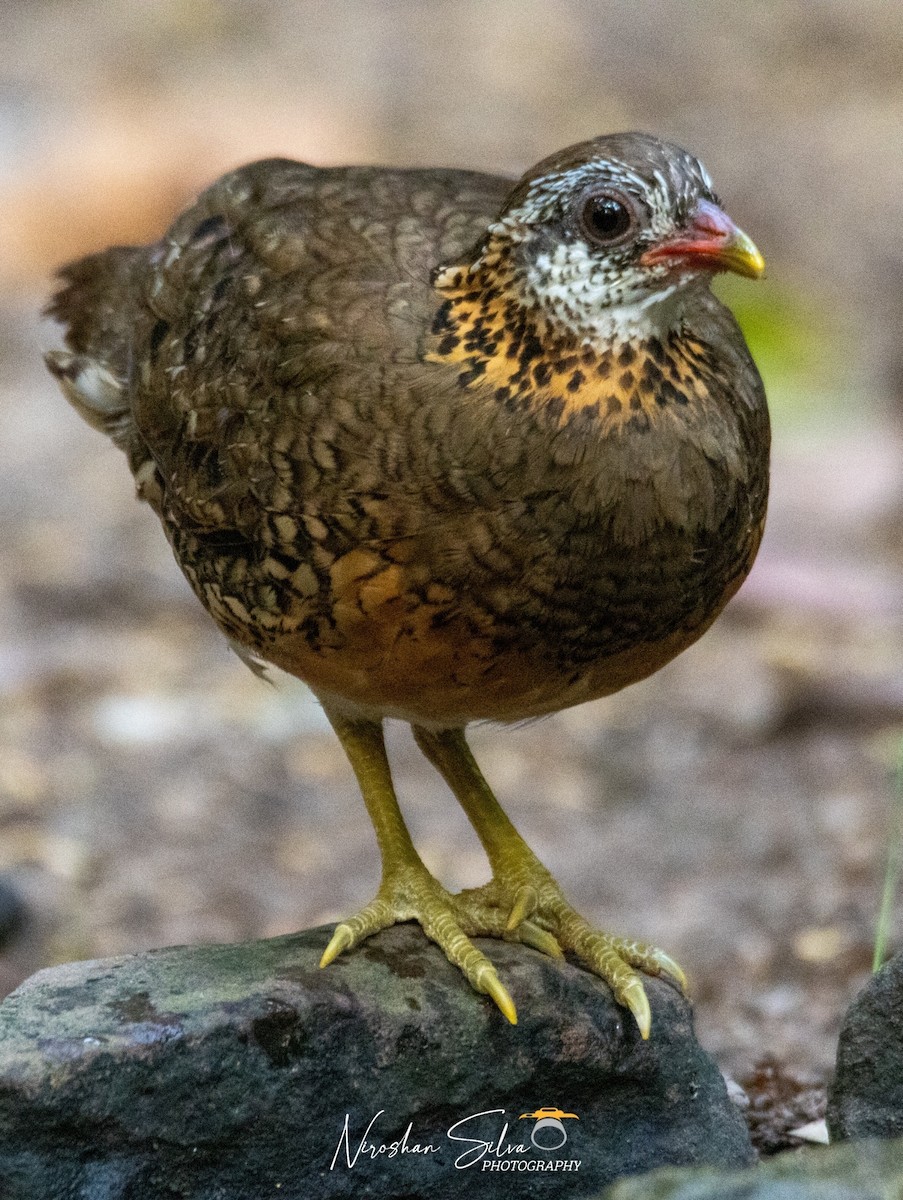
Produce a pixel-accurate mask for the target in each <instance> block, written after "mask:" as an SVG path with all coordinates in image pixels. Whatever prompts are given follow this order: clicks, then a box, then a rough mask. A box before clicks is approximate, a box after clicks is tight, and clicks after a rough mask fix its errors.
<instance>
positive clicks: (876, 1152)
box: [598, 1139, 903, 1200]
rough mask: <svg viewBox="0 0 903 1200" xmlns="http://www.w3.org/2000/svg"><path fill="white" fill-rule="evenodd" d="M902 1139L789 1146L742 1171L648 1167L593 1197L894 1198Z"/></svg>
mask: <svg viewBox="0 0 903 1200" xmlns="http://www.w3.org/2000/svg"><path fill="white" fill-rule="evenodd" d="M901 1195H903V1141H888V1142H882V1141H877V1140H874V1139H872V1140H868V1141H862V1142H851V1143H849V1144H847V1145H843V1146H830V1147H825V1149H823V1150H821V1149H819V1150H789V1151H787V1152H786V1153H784V1154H778V1155H777V1156H776V1157H775V1158H771V1159H767V1160H766V1161H765V1162H764V1163H763V1164H762V1165H761V1166H760V1167H753V1168H752V1169H750V1170H746V1171H718V1170H711V1169H708V1168H702V1169H699V1170H692V1171H691V1170H674V1169H672V1168H667V1169H665V1170H663V1171H653V1172H652V1173H651V1174H649V1175H642V1176H639V1177H638V1178H634V1179H623V1180H621V1181H620V1182H619V1183H616V1184H615V1185H614V1186H613V1187H611V1188H608V1189H607V1190H606V1191H605V1192H603V1193H602V1195H601V1196H599V1197H598V1200H899V1197H900V1196H901Z"/></svg>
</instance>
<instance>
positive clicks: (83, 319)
mask: <svg viewBox="0 0 903 1200" xmlns="http://www.w3.org/2000/svg"><path fill="white" fill-rule="evenodd" d="M145 253H146V251H144V250H143V249H142V248H141V247H131V246H123V247H116V248H114V249H112V250H105V251H104V252H103V253H102V254H92V255H90V256H89V257H87V258H82V259H79V261H78V262H74V263H70V264H69V265H68V266H66V267H64V268H63V269H62V270H61V271H60V278H61V280H62V281H63V286H62V287H61V288H60V289H59V290H58V291H57V293H56V294H55V295H54V297H53V299H52V300H51V301H50V303H49V304H48V305H47V309H46V312H47V314H48V316H52V317H55V318H56V319H57V320H58V321H60V322H61V324H62V325H63V326H64V328H65V341H66V345H67V346H68V347H69V349H68V350H51V351H50V352H49V353H48V354H47V355H45V362H46V363H47V367H48V369H49V370H50V372H51V374H53V375H54V376H55V377H56V378H57V379H58V380H59V383H60V387H61V388H62V390H63V394H64V395H65V396H66V398H67V399H68V400H69V402H70V403H71V404H72V405H73V407H74V408H75V409H76V410H77V411H78V412H79V413H80V414H81V416H82V417H84V419H85V420H86V421H87V422H88V424H89V425H93V426H94V428H95V429H100V430H101V431H102V432H103V433H106V434H108V435H109V437H111V438H112V439H113V441H114V442H116V444H117V445H119V446H121V447H122V449H123V450H127V449H128V448H129V444H130V442H131V440H132V434H133V431H134V426H133V422H132V413H131V407H130V404H129V386H128V382H129V374H130V364H131V345H132V336H133V334H132V327H131V325H130V323H129V319H128V316H127V315H126V314H127V313H128V312H129V311H130V310H131V309H132V307H133V306H132V303H131V295H132V294H133V290H134V288H135V286H136V274H137V268H138V267H139V265H140V264H141V262H142V260H143V257H144V255H145Z"/></svg>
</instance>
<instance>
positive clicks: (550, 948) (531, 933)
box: [517, 921, 564, 958]
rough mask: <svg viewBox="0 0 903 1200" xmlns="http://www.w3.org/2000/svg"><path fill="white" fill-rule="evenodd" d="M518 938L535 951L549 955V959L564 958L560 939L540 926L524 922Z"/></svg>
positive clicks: (518, 932)
mask: <svg viewBox="0 0 903 1200" xmlns="http://www.w3.org/2000/svg"><path fill="white" fill-rule="evenodd" d="M517 936H518V939H519V940H520V941H521V942H523V944H524V945H525V946H532V947H533V949H534V950H539V951H540V953H542V954H548V956H549V958H564V951H563V950H562V949H561V947H560V946H559V944H558V939H557V938H554V937H553V936H552V935H551V933H549V932H548V931H547V930H545V929H542V928H540V926H539V925H534V924H533V922H532V921H524V922H523V924H522V925H520V927H519V928H518V930H517Z"/></svg>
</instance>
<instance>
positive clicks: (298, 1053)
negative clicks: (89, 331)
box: [0, 925, 752, 1200]
mask: <svg viewBox="0 0 903 1200" xmlns="http://www.w3.org/2000/svg"><path fill="white" fill-rule="evenodd" d="M330 932H331V931H330V930H329V929H327V928H320V929H314V930H308V931H306V932H304V933H301V934H297V935H292V936H290V937H282V938H274V939H271V940H268V941H259V942H250V943H246V944H244V945H238V946H197V947H177V948H174V949H168V950H158V951H151V952H150V953H148V954H144V955H137V956H130V957H124V958H110V959H100V960H97V961H94V962H82V963H69V964H67V965H65V966H61V967H54V968H50V969H48V970H45V971H40V972H38V974H37V975H34V976H32V978H31V979H29V980H27V981H26V982H25V983H24V984H23V985H22V986H21V987H20V988H19V989H18V990H17V991H16V992H14V993H13V994H12V995H11V996H9V997H8V998H7V1000H6V1001H5V1002H4V1003H3V1004H2V1005H0V1196H3V1198H4V1200H26V1198H28V1200H36V1198H37V1197H46V1198H48V1200H49V1198H51V1197H53V1198H56V1197H70V1196H72V1197H76V1196H77V1197H79V1200H84V1198H88V1200H94V1198H95V1197H97V1198H100V1197H103V1200H119V1198H122V1200H125V1197H129V1198H130V1200H131V1198H132V1197H138V1196H140V1197H141V1198H142V1200H155V1198H156V1197H161V1198H162V1197H167V1198H170V1197H192V1198H197V1200H214V1197H215V1198H216V1200H232V1198H234V1200H251V1198H252V1197H253V1198H254V1200H257V1197H264V1196H266V1197H269V1196H279V1197H282V1198H283V1200H290V1198H298V1200H300V1198H302V1197H303V1200H320V1198H324V1200H325V1198H327V1197H329V1198H335V1200H339V1198H350V1197H354V1198H355V1200H357V1198H358V1197H363V1196H368V1195H372V1196H380V1197H384V1198H389V1197H397V1198H399V1200H400V1198H402V1197H403V1198H405V1200H414V1198H415V1197H421V1196H423V1197H427V1196H428V1197H430V1200H442V1198H443V1197H454V1200H459V1197H460V1196H461V1194H462V1189H464V1190H466V1191H470V1190H471V1189H473V1190H474V1191H477V1190H478V1191H479V1195H480V1197H481V1200H493V1198H495V1197H502V1196H506V1197H507V1196H510V1195H511V1194H512V1191H516V1194H517V1195H518V1196H525V1197H526V1196H534V1195H536V1196H540V1195H541V1196H543V1197H555V1196H561V1195H567V1196H569V1197H579V1196H587V1195H591V1194H593V1193H594V1192H596V1191H598V1189H599V1188H600V1187H602V1186H603V1185H605V1184H606V1183H608V1182H610V1181H611V1180H613V1179H615V1178H617V1177H618V1176H620V1175H623V1174H625V1173H629V1172H637V1171H644V1170H649V1169H650V1168H652V1167H653V1166H657V1165H660V1164H665V1163H672V1164H688V1163H716V1164H722V1165H737V1164H742V1163H747V1162H749V1161H751V1159H752V1150H751V1147H750V1143H749V1139H748V1135H747V1133H746V1128H745V1125H744V1123H743V1120H742V1118H741V1116H740V1115H739V1113H738V1112H737V1110H736V1109H735V1107H734V1106H733V1105H732V1104H731V1102H730V1100H729V1099H728V1097H727V1092H726V1089H725V1086H724V1083H723V1080H722V1078H721V1076H720V1074H719V1072H718V1070H717V1068H716V1067H715V1064H714V1063H713V1062H712V1060H711V1059H710V1058H709V1057H708V1056H707V1055H706V1054H705V1053H704V1052H703V1051H702V1050H701V1049H700V1048H699V1046H698V1044H697V1042H696V1039H695V1036H694V1034H693V1025H692V1018H691V1013H690V1008H689V1005H688V1004H687V1002H686V1001H685V1000H684V999H683V997H682V996H680V995H679V993H678V992H677V990H676V989H675V988H674V987H672V986H671V985H669V984H668V983H665V982H662V981H659V980H651V981H650V982H649V984H648V994H649V1000H650V1003H651V1006H652V1014H653V1026H652V1037H651V1039H650V1040H649V1041H648V1042H643V1041H642V1040H641V1039H640V1037H639V1034H638V1032H637V1029H636V1027H635V1025H634V1023H633V1020H632V1019H631V1018H630V1017H629V1015H628V1014H626V1013H625V1010H624V1009H622V1008H619V1007H618V1006H617V1005H615V1004H614V1002H613V1000H612V997H611V993H610V992H609V990H608V988H607V987H606V986H605V984H603V983H602V982H601V981H600V980H598V979H595V978H594V977H592V976H591V975H589V974H587V973H586V972H585V971H582V970H580V969H579V968H577V967H574V966H572V965H570V964H569V963H560V962H556V961H553V960H551V959H548V958H544V957H543V956H541V955H539V954H537V953H535V952H533V951H531V950H527V949H525V948H523V947H520V946H513V945H509V944H507V943H499V942H492V943H491V944H487V946H486V949H487V950H488V952H489V953H491V955H492V957H493V959H494V960H495V962H496V963H497V964H498V966H499V968H500V971H501V973H502V977H503V978H504V980H505V982H506V984H507V985H508V986H509V988H510V990H511V992H512V995H513V996H514V999H515V1001H516V1003H517V1004H518V1008H519V1012H520V1024H519V1025H518V1026H517V1027H515V1028H512V1027H511V1026H510V1025H508V1024H507V1023H506V1022H505V1021H504V1020H503V1018H502V1017H501V1015H500V1014H499V1012H498V1011H497V1010H496V1009H495V1007H494V1006H493V1005H492V1004H491V1003H490V1002H489V1001H488V1000H487V999H485V998H484V997H479V996H477V995H475V994H473V993H472V992H471V991H470V990H469V989H468V988H467V987H465V986H464V984H463V981H462V980H461V978H460V975H459V973H458V972H457V970H456V969H455V968H453V967H452V966H451V965H450V964H449V963H448V962H447V961H446V960H445V958H444V957H443V955H442V954H441V952H440V951H439V950H437V949H436V948H435V947H434V946H432V945H431V944H430V943H428V942H427V941H426V939H425V938H424V936H423V934H422V933H421V932H420V930H419V929H417V928H416V927H414V926H410V925H406V926H398V927H396V928H394V929H390V930H387V931H385V932H384V933H382V934H380V935H378V936H377V937H374V938H372V939H371V940H370V941H368V942H367V943H365V945H364V946H363V947H361V948H360V949H359V950H357V951H356V952H354V953H352V954H348V955H344V956H342V957H341V958H340V959H339V960H338V961H337V962H336V963H334V964H333V965H332V966H330V967H329V968H328V969H327V970H325V971H320V970H319V969H318V967H317V961H318V958H319V955H320V953H321V952H322V950H323V948H324V946H325V945H326V942H327V940H328V938H329V934H330ZM548 1106H560V1108H561V1109H563V1110H564V1113H572V1114H575V1115H576V1118H577V1119H574V1117H569V1116H564V1115H562V1116H561V1117H560V1118H553V1117H551V1116H550V1117H548V1121H551V1123H547V1124H545V1125H540V1120H541V1119H542V1118H541V1117H539V1116H536V1115H535V1114H536V1112H537V1110H538V1109H540V1108H543V1107H548ZM523 1113H531V1114H534V1116H532V1117H531V1118H529V1119H521V1114H523ZM456 1125H457V1128H455V1126H456ZM406 1131H407V1132H406ZM531 1135H532V1136H533V1137H535V1139H536V1142H537V1143H539V1145H540V1146H543V1147H548V1148H546V1149H543V1148H537V1145H536V1144H534V1143H532V1142H531ZM365 1137H366V1141H367V1143H368V1145H369V1146H372V1147H379V1146H383V1145H385V1146H387V1147H391V1146H392V1144H393V1143H398V1144H396V1145H395V1152H394V1153H393V1152H392V1150H391V1149H386V1150H385V1151H383V1152H381V1153H379V1154H376V1156H375V1157H374V1156H373V1152H372V1151H369V1150H367V1149H366V1148H365V1149H364V1150H361V1142H362V1139H364V1138H365ZM565 1137H566V1139H567V1140H566V1142H565V1140H564V1139H565ZM467 1139H469V1140H467ZM559 1143H560V1144H559ZM487 1146H488V1148H487ZM433 1147H434V1148H435V1149H433ZM512 1147H523V1149H520V1148H518V1149H512ZM552 1147H555V1148H554V1149H553V1148H552ZM456 1160H457V1161H456ZM349 1162H350V1163H351V1164H352V1165H350V1166H349ZM555 1162H560V1163H568V1164H571V1165H569V1166H566V1167H559V1168H558V1169H557V1170H555V1171H552V1170H551V1169H549V1168H548V1166H547V1164H549V1163H555ZM574 1163H578V1164H579V1166H574V1165H573V1164H574ZM484 1164H485V1166H484ZM522 1164H523V1165H522ZM530 1164H534V1165H532V1166H531V1165H530ZM535 1164H541V1165H539V1166H537V1165H535ZM514 1174H516V1175H517V1182H516V1183H513V1182H512V1176H513V1175H514ZM477 1175H478V1176H479V1179H478V1180H477V1179H476V1178H475V1176H477ZM540 1175H541V1178H540ZM4 1188H5V1190H4Z"/></svg>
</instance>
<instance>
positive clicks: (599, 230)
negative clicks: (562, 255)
mask: <svg viewBox="0 0 903 1200" xmlns="http://www.w3.org/2000/svg"><path fill="white" fill-rule="evenodd" d="M584 220H585V221H586V224H587V227H588V228H589V231H590V233H592V234H593V235H594V236H595V237H597V238H599V239H600V240H601V241H605V242H611V241H614V240H615V239H616V238H619V237H623V236H624V234H625V233H626V232H627V230H628V229H629V228H630V213H629V212H628V211H627V206H626V205H625V204H622V203H621V201H620V200H615V199H614V198H613V197H612V196H594V197H593V198H592V199H591V200H589V201H587V205H586V208H585V209H584Z"/></svg>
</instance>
